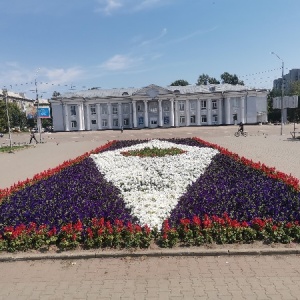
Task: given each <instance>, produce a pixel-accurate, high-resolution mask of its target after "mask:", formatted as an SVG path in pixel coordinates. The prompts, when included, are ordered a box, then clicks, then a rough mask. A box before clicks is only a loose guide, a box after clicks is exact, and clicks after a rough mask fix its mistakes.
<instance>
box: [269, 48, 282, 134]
mask: <svg viewBox="0 0 300 300" xmlns="http://www.w3.org/2000/svg"><path fill="white" fill-rule="evenodd" d="M271 54H274V55H275V56H276V57H277V58H278V59H280V60H281V62H282V66H281V69H282V73H281V126H280V135H282V134H283V112H284V108H283V97H284V83H283V80H284V78H283V75H284V61H283V60H282V59H281V58H280V57H279V56H278V55H277V54H276V53H275V52H271Z"/></svg>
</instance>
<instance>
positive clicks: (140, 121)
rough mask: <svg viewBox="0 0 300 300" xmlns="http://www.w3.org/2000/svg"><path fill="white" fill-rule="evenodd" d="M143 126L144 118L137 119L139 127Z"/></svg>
mask: <svg viewBox="0 0 300 300" xmlns="http://www.w3.org/2000/svg"><path fill="white" fill-rule="evenodd" d="M143 124H144V118H143V117H139V125H143Z"/></svg>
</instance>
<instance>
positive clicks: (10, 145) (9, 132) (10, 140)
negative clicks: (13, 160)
mask: <svg viewBox="0 0 300 300" xmlns="http://www.w3.org/2000/svg"><path fill="white" fill-rule="evenodd" d="M3 95H4V97H5V105H6V117H7V127H8V137H9V147H10V151H9V153H13V151H12V139H11V131H10V120H9V112H8V100H7V89H3Z"/></svg>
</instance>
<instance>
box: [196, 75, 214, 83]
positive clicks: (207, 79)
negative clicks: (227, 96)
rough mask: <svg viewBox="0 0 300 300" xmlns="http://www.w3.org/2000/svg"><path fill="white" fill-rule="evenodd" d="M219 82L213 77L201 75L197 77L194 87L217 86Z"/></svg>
mask: <svg viewBox="0 0 300 300" xmlns="http://www.w3.org/2000/svg"><path fill="white" fill-rule="evenodd" d="M219 83H220V81H218V80H217V79H216V78H214V77H209V76H208V75H207V74H204V73H203V74H202V75H200V76H199V77H198V81H197V83H196V85H207V84H219Z"/></svg>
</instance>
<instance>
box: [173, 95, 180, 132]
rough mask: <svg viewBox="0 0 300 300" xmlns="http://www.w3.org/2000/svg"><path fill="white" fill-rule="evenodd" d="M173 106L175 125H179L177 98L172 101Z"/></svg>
mask: <svg viewBox="0 0 300 300" xmlns="http://www.w3.org/2000/svg"><path fill="white" fill-rule="evenodd" d="M174 106H175V118H174V119H175V127H178V126H179V119H178V118H179V116H178V100H175V101H174Z"/></svg>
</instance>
